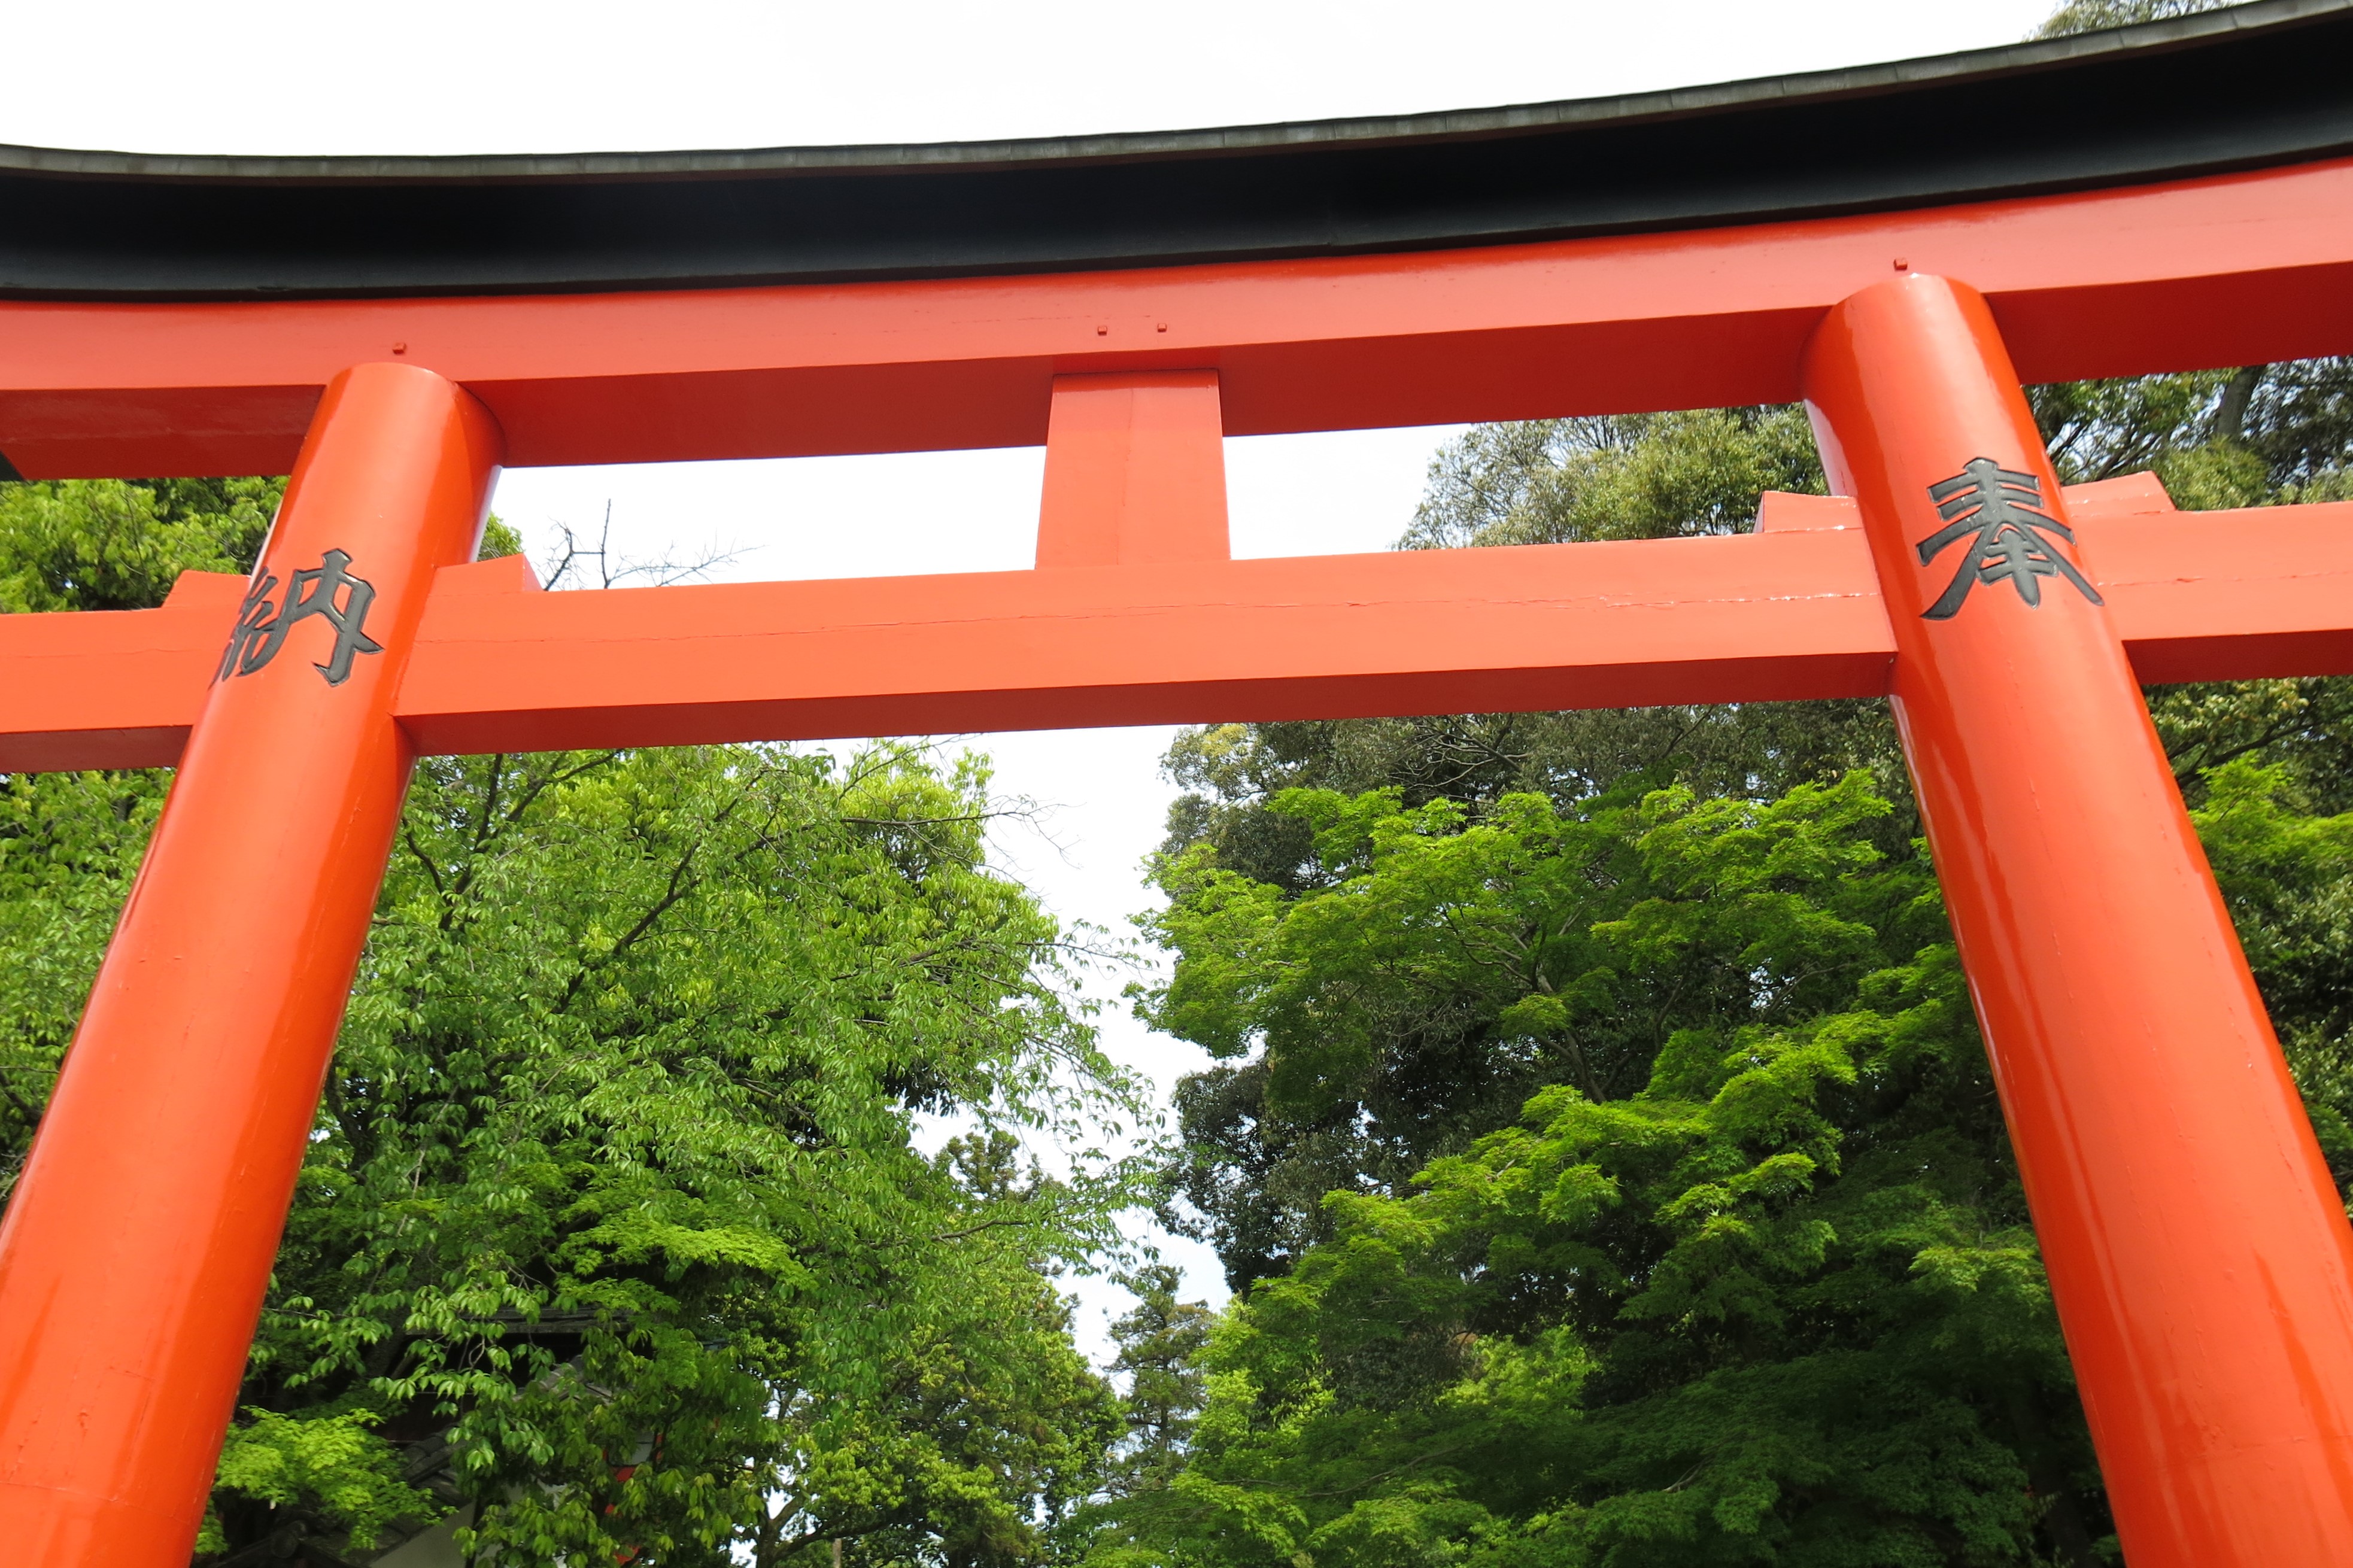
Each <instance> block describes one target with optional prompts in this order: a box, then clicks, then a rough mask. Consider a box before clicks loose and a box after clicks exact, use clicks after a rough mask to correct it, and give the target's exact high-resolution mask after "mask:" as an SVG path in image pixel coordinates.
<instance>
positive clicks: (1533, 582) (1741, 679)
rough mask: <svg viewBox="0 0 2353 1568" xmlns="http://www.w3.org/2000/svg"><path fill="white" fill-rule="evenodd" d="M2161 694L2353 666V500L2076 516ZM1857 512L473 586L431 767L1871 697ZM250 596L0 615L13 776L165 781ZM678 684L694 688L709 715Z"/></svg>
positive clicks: (1800, 505)
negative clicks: (1270, 555) (1676, 531)
mask: <svg viewBox="0 0 2353 1568" xmlns="http://www.w3.org/2000/svg"><path fill="white" fill-rule="evenodd" d="M2068 506H2069V512H2070V515H2071V516H2072V517H2073V520H2074V522H2075V525H2076V528H2077V531H2078V536H2079V539H2080V542H2081V545H2082V552H2083V557H2084V563H2085V565H2086V568H2087V569H2088V570H2089V572H2090V574H2092V576H2093V577H2094V580H2095V581H2096V582H2097V583H2098V584H2099V585H2100V588H2101V591H2102V593H2103V594H2104V595H2105V596H2106V598H2107V600H2108V603H2109V605H2110V606H2111V609H2112V612H2113V613H2114V615H2115V616H2116V620H2117V624H2118V627H2119V630H2120V631H2121V632H2122V634H2123V636H2124V638H2125V641H2126V647H2127V648H2128V649H2129V650H2130V651H2131V654H2132V657H2133V659H2134V662H2135V666H2136V668H2137V669H2138V670H2139V672H2140V674H2141V676H2142V678H2143V679H2147V680H2150V681H2170V680H2192V679H2227V678H2237V677H2246V676H2259V675H2284V674H2306V675H2323V674H2342V673H2353V503H2344V504H2337V505H2328V506H2309V507H2270V508H2263V509H2258V510H2249V511H2240V512H2174V511H2172V510H2170V504H2169V503H2168V502H2167V501H2166V500H2165V498H2164V494H2163V491H2162V490H2161V489H2158V487H2157V485H2156V483H2155V481H2154V480H2153V479H2147V477H2146V476H2137V477H2136V478H2134V479H2124V480H2112V481H2108V482H2106V483H2104V484H2099V485H2090V486H2079V487H2076V488H2074V489H2071V490H2070V491H2069V492H2068ZM1851 520H1852V510H1851V503H1849V502H1845V501H1842V500H1832V499H1826V498H1812V497H1771V498H1768V504H1767V508H1766V511H1765V517H1764V520H1763V525H1762V526H1761V527H1760V529H1759V531H1757V532H1756V533H1753V534H1736V535H1730V536H1721V537H1714V538H1704V539H1676V540H1643V541H1630V542H1610V543H1598V544H1567V545H1532V546H1523V547H1517V548H1512V549H1491V550H1461V551H1430V552H1393V553H1388V554H1380V555H1354V556H1319V557H1307V558H1298V559H1288V560H1270V561H1232V562H1208V561H1205V562H1180V563H1155V564H1150V565H1145V566H1102V567H1095V566H1087V567H1071V568H1064V569H1060V570H1045V571H1035V572H1006V573H977V574H963V575H955V576H938V577H900V578H856V579H848V580H836V581H820V582H802V583H758V584H703V585H696V586H685V587H668V588H634V589H610V590H606V591H603V592H598V593H565V594H541V593H537V592H533V591H530V590H531V589H532V587H533V584H532V582H531V579H530V577H529V569H528V568H527V567H526V566H525V565H524V564H523V563H522V560H521V559H520V558H519V557H508V558H506V559H504V560H501V561H491V562H484V563H479V564H476V565H473V566H465V567H450V568H446V569H445V570H444V571H443V573H442V574H441V579H440V582H439V584H438V586H437V588H436V590H435V593H434V596H433V599H432V602H431V605H430V606H429V608H428V609H427V615H426V619H425V623H424V626H423V628H422V630H421V632H420V634H419V641H418V645H417V651H416V653H415V655H414V657H413V658H412V660H411V663H410V668H409V674H408V677H407V679H406V684H405V685H404V687H403V689H402V691H401V695H400V699H399V702H398V706H397V712H398V714H399V717H400V721H401V722H402V723H403V725H405V726H406V728H407V729H408V731H410V733H411V734H412V736H414V738H415V739H416V740H417V743H418V745H419V746H420V747H421V748H422V749H423V750H425V751H427V752H497V751H534V750H554V749H562V748H569V747H589V746H637V745H676V744H685V743H693V742H724V741H753V740H816V739H825V738H832V737H842V736H863V735H880V734H923V733H953V732H960V731H985V730H1012V729H1056V728H1065V727H1081V726H1089V725H1107V724H1146V723H1175V722H1207V721H1229V720H1244V719H1261V720H1271V719H1296V718H1311V717H1314V718H1343V717H1362V716H1373V715H1382V714H1411V713H1429V712H1450V711H1462V710H1549V709H1562V708H1600V707H1624V706H1642V705H1651V704H1663V703H1682V702H1727V701H1764V700H1789V699H1797V698H1809V697H1870V696H1878V695H1883V694H1884V692H1885V691H1886V689H1887V686H1888V678H1889V672H1890V668H1891V662H1892V659H1893V657H1894V655H1893V647H1894V643H1893V639H1892V637H1890V635H1889V630H1888V626H1887V620H1886V613H1885V610H1884V607H1883V605H1882V603H1881V600H1880V597H1879V594H1878V589H1877V583H1876V579H1875V578H1874V576H1873V572H1872V566H1871V560H1870V556H1869V552H1867V550H1866V549H1865V547H1864V544H1863V540H1862V534H1861V532H1860V531H1859V530H1856V529H1853V528H1852V527H1849V526H1845V524H1847V523H1848V522H1850V521H1851ZM241 585H242V584H241V580H240V579H237V578H235V577H229V576H225V575H223V576H213V575H206V574H189V575H188V576H187V577H185V578H183V579H182V580H181V585H180V587H179V588H178V589H176V590H175V591H174V594H173V596H172V599H171V602H170V603H169V604H167V605H165V606H164V608H162V609H159V610H135V611H119V612H107V613H83V614H78V615H50V616H0V665H5V666H6V667H7V668H9V670H10V672H11V674H10V679H9V681H8V682H7V683H6V686H5V689H0V770H6V771H30V770H40V769H58V768H89V767H132V766H159V765H164V764H168V763H171V762H173V761H174V759H175V758H176V757H177V755H178V752H179V747H180V744H181V742H183V740H184V739H185V734H186V731H187V726H188V724H189V723H190V721H192V720H193V719H194V717H195V710H196V708H197V706H198V704H199V703H200V702H201V701H202V700H203V696H204V691H205V689H206V683H207V682H208V681H209V680H210V679H211V676H212V670H213V667H214V665H215V663H216V660H217V658H218V651H219V649H220V647H222V645H223V643H224V641H225V639H226V638H227V634H228V629H229V626H230V622H231V621H232V619H233V618H234V615H235V611H236V605H237V598H238V595H239V591H240V588H241ZM681 693H692V694H693V695H692V696H691V697H681V695H680V694H681Z"/></svg>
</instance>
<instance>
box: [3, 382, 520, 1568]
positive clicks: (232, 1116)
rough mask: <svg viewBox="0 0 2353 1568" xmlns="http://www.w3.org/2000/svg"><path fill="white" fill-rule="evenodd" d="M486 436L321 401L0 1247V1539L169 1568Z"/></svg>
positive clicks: (424, 417) (223, 1392)
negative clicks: (404, 686) (422, 640)
mask: <svg viewBox="0 0 2353 1568" xmlns="http://www.w3.org/2000/svg"><path fill="white" fill-rule="evenodd" d="M499 458H500V437H499V432H498V429H497V426H495V424H494V423H493V422H492V421H491V417H490V416H489V415H488V414H486V413H485V412H483V411H482V409H481V408H480V405H478V404H476V403H475V401H474V400H473V398H472V397H470V395H467V394H466V393H464V392H463V391H461V390H459V388H458V387H456V386H454V385H452V384H449V383H448V382H446V381H444V380H442V379H441V378H440V377H439V376H438V375H436V374H433V373H432V372H430V371H427V370H423V369H419V368H417V367H415V366H410V365H395V364H364V365H361V366H358V367H357V368H355V369H353V370H350V371H346V372H345V373H344V374H342V375H340V376H338V377H337V378H336V379H335V380H334V382H333V383H332V384H330V385H329V387H328V389H327V392H326V395H325V397H324V399H323V400H322V403H321V404H320V405H319V411H318V415H317V416H316V418H315V420H314V421H313V423H312V425H311V434H310V437H309V439H308V440H307V441H306V443H305V444H304V446H303V448H302V455H301V460H300V462H299V463H298V464H297V466H296V468H295V470H294V478H293V482H292V485H291V487H290V489H289V490H288V492H287V497H286V504H285V506H284V508H283V509H282V510H281V511H280V517H279V520H278V524H277V527H276V529H275V531H273V533H272V535H271V537H270V541H269V545H268V548H267V549H266V551H265V552H264V555H263V559H262V563H261V566H260V568H259V571H258V572H257V573H256V574H255V576H254V579H253V587H252V589H251V591H250V592H249V593H248V597H247V600H246V605H245V608H244V611H243V612H242V613H241V615H240V616H239V621H238V629H237V635H236V637H235V638H234V640H233V641H232V643H231V645H230V647H229V648H228V650H227V657H226V658H225V660H224V664H223V667H222V673H221V675H220V676H219V677H218V678H217V679H216V681H215V684H214V686H213V688H212V690H211V693H210V695H209V696H208V697H207V699H206V704H205V707H204V710H203V712H202V715H201V716H200V717H199V718H198V720H197V721H196V724H195V730H194V731H193V733H192V734H191V737H190V739H189V742H188V747H187V751H186V753H185V757H184V759H183V761H182V764H181V768H180V772H179V776H178V777H177V779H176V780H175V781H174V784H173V787H172V794H171V797H170V799H169V801H168V802H167V803H166V805H165V807H164V816H163V820H162V822H161V823H160V824H159V825H158V826H157V828H156V831H155V836H154V839H153V844H152V845H151V846H150V847H149V849H148V852H147V859H146V862H145V864H144V866H143V867H142V868H141V870H140V874H139V879H138V882H137V885H136V886H135V887H134V888H133V889H132V894H131V898H130V901H129V902H128V904H127V905H126V906H125V908H124V910H123V914H122V921H121V926H120V927H119V928H118V930H117V931H116V932H115V937H114V942H113V945H112V946H111V948H109V950H108V952H107V955H106V962H105V963H104V965H103V967H101V968H100V971H99V976H98V983H97V985H96V987H95V989H94V990H93V992H92V994H91V996H90V1006H89V1009H88V1011H87V1012H86V1013H85V1015H84V1016H83V1019H82V1024H81V1028H80V1031H79V1033H78V1034H77V1035H76V1037H75V1038H74V1043H73V1047H72V1049H71V1050H70V1052H69V1054H68V1056H67V1058H66V1063H65V1069H64V1071H63V1073H62V1074H61V1075H60V1077H59V1078H58V1087H57V1093H56V1097H55V1098H54V1099H53V1100H51V1101H50V1104H49V1109H48V1111H47V1115H46V1116H45V1117H44V1118H43V1120H42V1123H41V1129H40V1133H39V1136H38V1138H37V1140H36V1142H35V1143H34V1146H33V1151H32V1155H31V1158H30V1159H29V1160H28V1162H27V1163H26V1167H25V1172H24V1175H23V1177H22V1180H21V1183H20V1187H19V1191H18V1192H17V1193H16V1201H15V1202H14V1203H12V1204H11V1205H9V1207H8V1211H7V1220H6V1223H5V1228H0V1282H5V1289H0V1539H5V1542H6V1543H7V1546H6V1554H7V1556H8V1557H9V1559H10V1560H11V1561H13V1562H17V1563H27V1564H31V1563H38V1564H40V1565H41V1568H185V1564H186V1563H187V1561H188V1556H189V1553H190V1552H191V1550H192V1549H193V1546H194V1544H195V1533H196V1528H197V1525H198V1524H199V1523H200V1521H201V1520H202V1518H203V1512H204V1507H205V1500H206V1494H207V1492H208V1491H209V1489H210V1487H211V1482H212V1472H213V1466H214V1463H215V1460H216V1456H217V1455H218V1453H219V1449H220V1445H221V1437H222V1433H223V1430H224V1428H225V1427H226V1426H227V1423H228V1418H229V1415H230V1413H231V1406H232V1405H233V1403H234V1401H235V1398H236V1394H237V1384H238V1382H239V1380H240V1378H241V1377H242V1374H243V1373H244V1370H245V1359H246V1349H247V1346H248V1342H250V1341H251V1339H252V1335H253V1329H254V1323H255V1321H256V1319H257V1317H258V1316H259V1311H260V1308H261V1298H262V1291H263V1288H264V1286H265V1285H266V1284H267V1282H268V1279H269V1268H270V1262H271V1259H272V1258H273V1256H274V1255H275V1253H276V1251H277V1247H278V1240H279V1236H280V1230H281V1229H282V1227H283V1226H284V1224H285V1218H286V1210H287V1205H288V1203H289V1201H290V1197H291V1194H292V1192H293V1185H294V1177H295V1173H296V1171H297V1169H298V1167H299V1166H300V1165H301V1159H302V1150H303V1145H304V1142H305V1140H306V1137H307V1135H308V1134H309V1132H310V1130H311V1118H312V1116H313V1115H314V1114H315V1112H316V1110H317V1106H318V1100H319V1088H320V1083H321V1080H322V1077H323V1075H324V1073H325V1070H326V1066H327V1061H328V1057H329V1054H330V1052H331V1050H332V1047H333V1044H334V1037H335V1029H336V1026H337V1025H338V1024H339V1023H340V1021H341V1020H342V1017H343V1003H344V999H345V996H346V995H347V994H348V992H349V990H350V986H351V980H352V973H353V968H354V966H355V965H356V964H357V963H358V960H359V953H360V946H361V942H362V941H363V940H364V938H365V936H366V934H367V925H368V917H369V913H370V910H371V909H372V906H373V905H374V902H375V892H376V888H377V885H378V883H379V882H380V881H381V879H382V877H383V871H384V864H385V856H386V854H387V852H388V851H389V849H390V847H391V843H392V836H393V832H394V828H395V826H396V823H397V821H398V817H399V812H400V802H401V796H402V795H403V792H404V791H405V790H406V786H407V781H408V774H409V768H410V764H411V763H412V761H413V755H414V754H413V752H412V751H411V748H410V746H409V744H408V742H407V740H406V737H405V736H403V734H402V733H401V731H400V730H399V727H398V726H397V725H396V723H395V722H394V721H393V718H392V705H393V698H394V695H395V693H396V690H397V689H398V688H399V684H400V677H401V673H402V670H403V668H405V666H406V659H407V654H408V649H409V647H410V643H411V640H412V638H413V636H414V634H415V632H416V629H417V622H418V620H419V618H420V617H421V616H422V615H423V613H424V608H425V600H426V595H427V592H428V591H429V590H430V588H431V585H432V581H433V574H434V573H435V571H436V570H437V569H438V568H439V567H441V566H444V565H448V564H453V563H460V562H464V561H466V560H468V559H470V557H471V555H472V553H473V551H474V547H475V543H476V541H477V539H478V537H479V535H480V529H481V522H482V515H483V509H484V506H485V504H486V502H487V500H488V497H489V492H490V486H491V480H492V478H493V476H494V475H495V473H496V471H497V468H496V466H497V464H498V462H499Z"/></svg>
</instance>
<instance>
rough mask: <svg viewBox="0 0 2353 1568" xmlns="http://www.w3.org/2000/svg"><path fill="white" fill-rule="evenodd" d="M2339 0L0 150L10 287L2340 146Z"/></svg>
mask: <svg viewBox="0 0 2353 1568" xmlns="http://www.w3.org/2000/svg"><path fill="white" fill-rule="evenodd" d="M2348 60H2353V0H2255V3H2254V4H2250V5H2237V6H2232V7H2229V8H2227V9H2221V10H2215V11H2209V12H2202V13H2198V14H2195V15H2191V16H2179V17H2174V18H2170V19H2168V20H2165V21H2159V22H2150V23H2143V24H2140V25H2138V26H2129V27H2119V28H2112V29H2107V30H2105V31H2100V32H2093V33H2084V34H2078V35H2075V36H2073V37H2063V38H2051V39H2040V40H2036V41H2033V42H2030V43H2022V44H2012V45H2007V46H2004V47H1998V48H1989V49H1977V50H1971V51H1968V52H1966V53H1961V54H1954V55H1944V56H1936V57H1933V58H1922V59H1913V60H1902V61H1896V62H1893V63H1890V64H1886V65H1875V66H1862V67H1857V68H1852V69H1848V70H1837V71H1819V72H1811V73H1807V74H1804V75H1798V76H1789V77H1778V78H1767V79H1757V80H1750V81H1738V82H1729V83H1725V84H1721V85H1718V86H1713V87H1695V88H1682V89H1672V90H1670V91H1664V92H1652V93H1641V94H1634V95H1630V96H1625V97H1619V98H1607V99H1588V100H1569V101H1565V102H1559V103H1546V104H1529V105H1519V106H1507V107H1504V108H1498V109H1480V110H1461V111H1456V112H1449V113H1438V114H1423V115H1408V116H1399V117H1395V118H1386V117H1382V118H1370V119H1352V120H1337V121H1313V122H1303V123H1298V124H1284V125H1262V126H1243V127H1235V128H1228V129H1222V130H1201V131H1176V132H1137V133H1122V134H1115V135H1104V136H1082V137H1053V138H1040V139H1035V140H1029V141H1009V142H944V143H935V144H931V145H924V146H906V147H887V146H876V147H820V148H774V149H767V150H763V151H750V152H736V153H728V152H700V153H696V152H689V153H573V154H534V153H526V154H498V155H489V156H483V157H415V158H399V157H385V158H342V157H338V158H274V157H273V158H259V157H254V158H248V157H237V156H221V157H195V156H185V157H184V156H174V155H164V154H142V153H85V152H70V151H59V150H49V149H40V148H0V299H19V300H125V301H138V300H148V301H164V300H286V299H305V298H311V299H317V298H403V297H419V298H423V297H431V296H450V295H477V294H479V295H491V294H545V293H596V292H617V291H628V290H649V289H706V288H728V287H747V286H757V285H773V284H783V283H815V282H842V281H858V280H881V279H911V278H944V277H983V276H996V275H1005V274H1015V273H1047V272H1080V271H1099V270H1110V269H1116V268H1145V267H1166V266H1177V265H1191V264H1198V263H1204V262H1217V261H1237V260H1261V259H1274V258H1301V257H1315V256H1344V255H1362V254H1367V253H1377V252H1385V251H1386V252H1397V251H1412V250H1442V249H1450V248H1458V247H1466V246H1483V245H1504V244H1517V243H1526V242H1531V241H1537V240H1551V239H1562V238H1571V237H1586V236H1596V235H1608V234H1626V233H1641V232H1659V231H1672V230H1679V229H1701V228H1711V227H1723V226H1735V225H1743V224H1756V223H1766V222H1776V221H1786V220H1791V219H1798V218H1811V217H1820V216H1833V215H1841V214H1852V213H1866V212H1885V211H1902V210H1907V209H1920V208H1928V207H1936V206H1949V205H1958V204H1962V203H1969V202H1981V201H1987V200H1993V199H2001V198H2010V197H2016V196H2024V195H2044V194H2052V193H2058V192H2065V191H2080V190H2085V189H2101V188H2116V187H2124V186H2132V185H2147V184H2156V183H2158V182H2162V181H2167V180H2175V179H2182V178H2189V177H2193V176H2198V175H2207V174H2224V173H2230V172H2233V171H2239V170H2246V169H2256V168H2264V167H2278V166H2285V165H2292V164H2296V163H2316V162H2318V161H2321V160H2324V159H2331V158H2339V157H2346V156H2348V155H2353V73H2348V71H2347V70H2346V69H2345V62H2346V61H2348Z"/></svg>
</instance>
